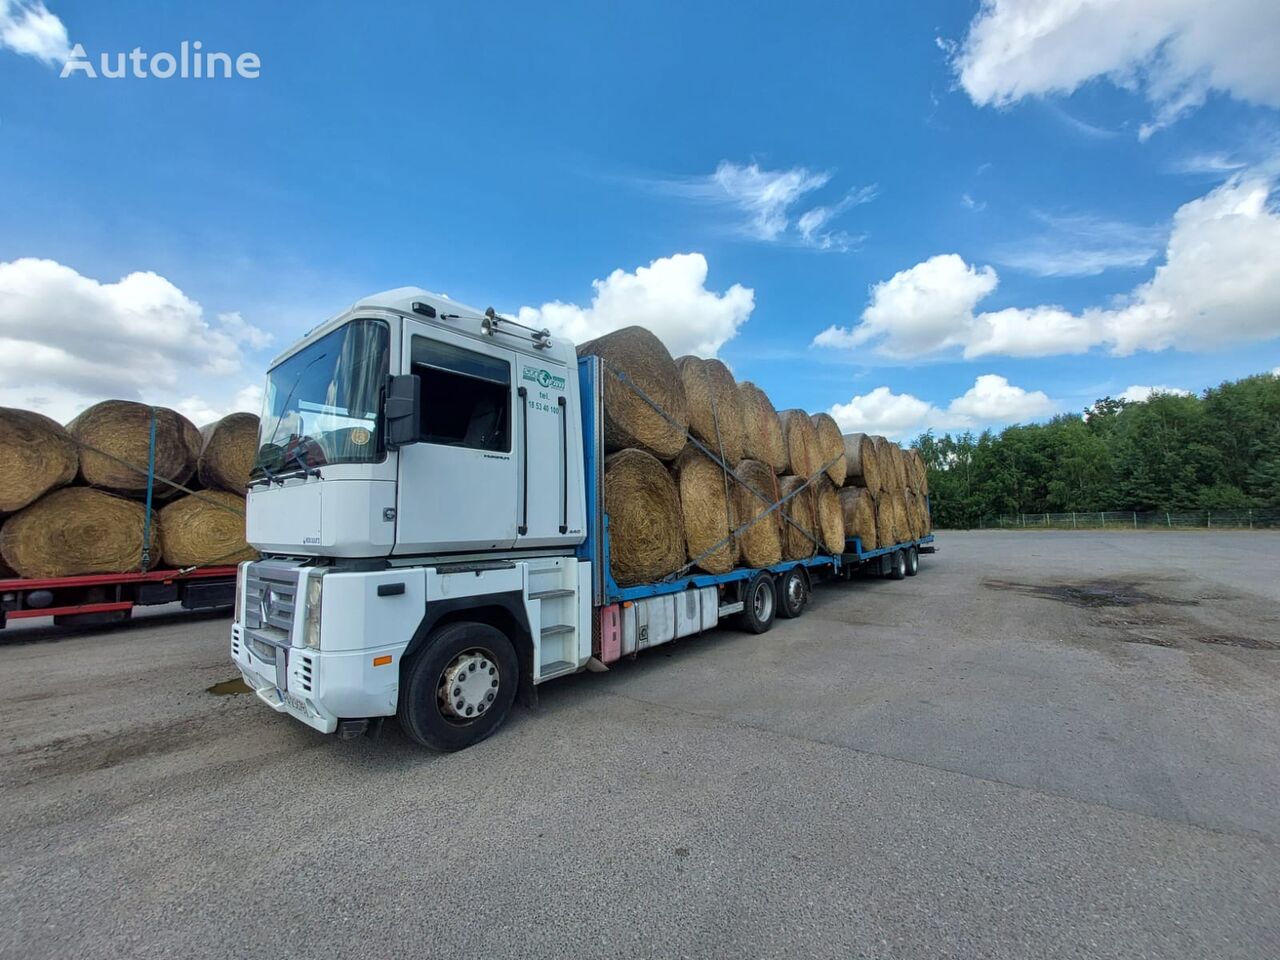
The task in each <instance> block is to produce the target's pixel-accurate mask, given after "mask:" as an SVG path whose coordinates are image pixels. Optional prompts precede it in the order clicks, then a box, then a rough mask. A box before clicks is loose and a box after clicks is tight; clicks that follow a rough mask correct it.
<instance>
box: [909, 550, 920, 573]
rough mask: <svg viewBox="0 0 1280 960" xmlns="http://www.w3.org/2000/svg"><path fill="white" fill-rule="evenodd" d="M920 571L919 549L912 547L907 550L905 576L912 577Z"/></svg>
mask: <svg viewBox="0 0 1280 960" xmlns="http://www.w3.org/2000/svg"><path fill="white" fill-rule="evenodd" d="M919 572H920V551H919V550H917V549H916V548H915V547H912V548H911V549H910V550H908V551H907V576H908V577H914V576H915V575H916V574H917V573H919Z"/></svg>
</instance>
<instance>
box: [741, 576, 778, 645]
mask: <svg viewBox="0 0 1280 960" xmlns="http://www.w3.org/2000/svg"><path fill="white" fill-rule="evenodd" d="M742 600H743V603H744V604H745V606H744V608H743V611H742V613H740V614H738V626H740V627H741V628H742V629H743V630H746V631H747V632H748V633H766V632H767V631H768V630H769V628H770V627H772V626H773V618H774V615H775V614H776V613H777V609H778V602H777V601H778V597H777V594H776V593H775V592H774V587H773V575H772V574H771V573H769V571H767V570H761V571H760V572H759V573H757V574H756V575H755V576H754V577H753V578H752V579H751V582H750V583H749V584H747V591H746V594H745V595H744V596H743V598H742Z"/></svg>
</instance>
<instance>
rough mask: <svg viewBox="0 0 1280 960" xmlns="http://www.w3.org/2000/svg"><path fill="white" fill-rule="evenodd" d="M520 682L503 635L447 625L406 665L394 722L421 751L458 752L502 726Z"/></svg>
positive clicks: (485, 627) (475, 625)
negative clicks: (421, 746)
mask: <svg viewBox="0 0 1280 960" xmlns="http://www.w3.org/2000/svg"><path fill="white" fill-rule="evenodd" d="M519 682H520V664H519V661H518V660H517V659H516V652H515V648H513V647H512V646H511V641H510V640H509V639H507V636H506V634H504V633H503V632H502V631H501V630H499V629H497V628H496V627H491V626H489V625H488V624H485V623H470V622H459V623H450V624H446V625H445V626H443V627H440V628H439V629H438V630H436V631H435V632H434V633H432V634H431V636H430V637H428V638H427V642H426V644H425V645H424V646H423V647H422V649H421V650H419V651H418V652H417V653H415V654H414V655H413V657H412V658H411V659H410V660H409V662H408V663H406V664H405V666H404V670H403V673H402V675H401V677H400V706H399V709H398V710H397V711H396V717H397V719H398V720H399V721H400V726H401V728H402V729H403V730H404V732H405V733H406V734H407V735H408V736H409V738H410V739H411V740H414V741H416V742H417V743H420V744H422V745H423V746H424V747H430V748H431V749H433V750H440V751H445V752H448V751H453V750H462V749H464V748H465V747H469V746H471V745H472V744H475V743H479V742H480V741H481V740H483V739H484V738H485V737H487V736H489V735H490V734H491V733H493V732H494V731H495V730H497V729H498V727H500V726H502V721H503V720H505V719H506V718H507V714H508V713H510V712H511V704H512V702H513V701H514V700H515V696H516V687H517V686H519Z"/></svg>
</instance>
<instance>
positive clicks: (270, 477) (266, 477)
mask: <svg viewBox="0 0 1280 960" xmlns="http://www.w3.org/2000/svg"><path fill="white" fill-rule="evenodd" d="M258 469H259V470H261V471H262V476H260V477H254V478H253V479H252V480H250V481H249V486H251V487H256V486H257V485H258V484H260V483H265V484H266V485H267V486H271V484H272V482H273V481H274V480H275V478H276V475H275V474H274V473H272V472H271V471H270V470H268V469H267V467H266V465H265V464H261V463H260V464H258Z"/></svg>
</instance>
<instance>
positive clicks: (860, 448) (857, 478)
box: [844, 433, 882, 496]
mask: <svg viewBox="0 0 1280 960" xmlns="http://www.w3.org/2000/svg"><path fill="white" fill-rule="evenodd" d="M844 460H845V465H846V471H845V478H844V482H845V483H846V484H854V485H857V486H861V487H866V488H867V489H868V490H869V491H871V494H872V496H875V495H876V494H877V493H879V492H880V490H881V486H882V481H881V473H880V459H879V457H877V456H876V444H875V439H874V438H872V437H869V436H867V435H866V434H865V433H847V434H845V436H844Z"/></svg>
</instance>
